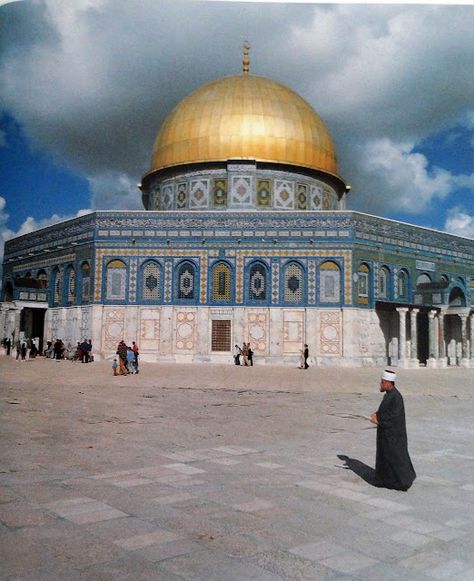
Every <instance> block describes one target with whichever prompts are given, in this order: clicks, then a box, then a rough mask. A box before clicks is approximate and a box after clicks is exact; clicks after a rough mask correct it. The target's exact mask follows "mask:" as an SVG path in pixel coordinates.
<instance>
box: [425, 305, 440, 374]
mask: <svg viewBox="0 0 474 581" xmlns="http://www.w3.org/2000/svg"><path fill="white" fill-rule="evenodd" d="M437 312H438V311H436V310H434V309H433V310H431V311H429V313H428V324H429V327H428V337H429V355H428V361H427V362H426V367H436V355H437V349H436V326H435V325H436V321H435V317H436V314H437Z"/></svg>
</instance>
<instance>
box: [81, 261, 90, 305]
mask: <svg viewBox="0 0 474 581" xmlns="http://www.w3.org/2000/svg"><path fill="white" fill-rule="evenodd" d="M81 278H82V284H81V300H82V302H87V301H90V299H91V267H90V266H89V263H88V262H83V263H82V265H81Z"/></svg>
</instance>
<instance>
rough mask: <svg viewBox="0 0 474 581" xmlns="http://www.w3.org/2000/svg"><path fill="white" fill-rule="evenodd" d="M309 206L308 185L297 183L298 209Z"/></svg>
mask: <svg viewBox="0 0 474 581" xmlns="http://www.w3.org/2000/svg"><path fill="white" fill-rule="evenodd" d="M307 207H308V186H307V185H306V184H296V209H297V210H306V208H307Z"/></svg>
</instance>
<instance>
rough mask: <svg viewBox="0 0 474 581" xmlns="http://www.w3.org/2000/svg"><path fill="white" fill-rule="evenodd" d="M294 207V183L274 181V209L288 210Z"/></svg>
mask: <svg viewBox="0 0 474 581" xmlns="http://www.w3.org/2000/svg"><path fill="white" fill-rule="evenodd" d="M294 207H295V184H294V182H287V181H280V180H276V181H275V208H277V209H278V208H282V209H289V208H294Z"/></svg>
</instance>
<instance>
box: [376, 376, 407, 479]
mask: <svg viewBox="0 0 474 581" xmlns="http://www.w3.org/2000/svg"><path fill="white" fill-rule="evenodd" d="M395 378H396V375H395V373H394V372H393V371H388V370H385V371H384V372H383V373H382V379H381V381H380V391H381V392H384V397H383V400H382V403H381V404H380V407H379V409H378V410H377V412H376V413H375V414H372V416H371V418H370V421H371V422H372V423H373V424H376V425H377V456H376V460H375V473H376V477H377V479H378V481H379V482H380V484H381V485H382V486H385V488H392V489H394V490H408V489H409V488H410V486H411V485H412V484H413V481H414V480H415V478H416V473H415V470H414V468H413V464H412V463H411V460H410V456H409V454H408V441H407V429H406V422H405V408H404V405H403V397H402V394H401V393H400V392H399V391H398V389H397V388H396V387H395Z"/></svg>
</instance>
